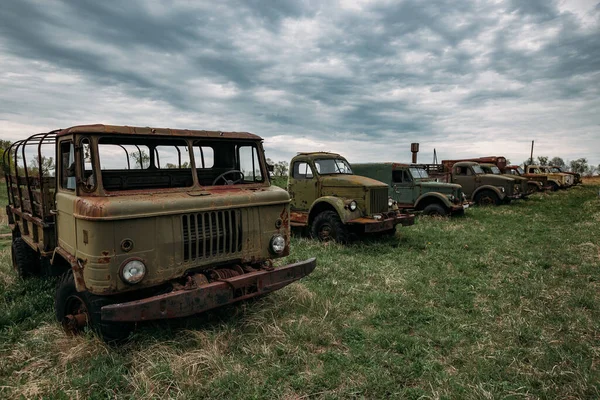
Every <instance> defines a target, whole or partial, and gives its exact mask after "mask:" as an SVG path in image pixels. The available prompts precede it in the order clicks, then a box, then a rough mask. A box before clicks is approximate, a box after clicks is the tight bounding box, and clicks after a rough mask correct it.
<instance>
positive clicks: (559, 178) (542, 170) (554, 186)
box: [525, 165, 574, 191]
mask: <svg viewBox="0 0 600 400" xmlns="http://www.w3.org/2000/svg"><path fill="white" fill-rule="evenodd" d="M525 173H527V174H532V175H538V176H545V177H546V178H548V186H550V190H552V191H557V190H558V189H566V188H568V187H570V186H571V185H573V182H574V178H573V176H571V175H568V174H563V173H562V172H552V171H550V169H549V167H546V166H541V165H526V166H525Z"/></svg>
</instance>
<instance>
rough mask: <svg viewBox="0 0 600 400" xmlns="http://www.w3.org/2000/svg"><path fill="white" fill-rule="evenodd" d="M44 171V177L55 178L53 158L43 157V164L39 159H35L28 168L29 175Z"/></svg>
mask: <svg viewBox="0 0 600 400" xmlns="http://www.w3.org/2000/svg"><path fill="white" fill-rule="evenodd" d="M40 168H41V169H42V175H43V176H54V159H53V158H52V157H44V156H42V158H41V162H40V158H39V157H37V156H36V157H34V158H33V159H32V160H31V162H30V163H29V166H28V167H27V173H28V175H36V174H38V173H39V170H40Z"/></svg>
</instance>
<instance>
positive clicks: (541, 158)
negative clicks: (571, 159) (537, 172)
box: [537, 156, 548, 165]
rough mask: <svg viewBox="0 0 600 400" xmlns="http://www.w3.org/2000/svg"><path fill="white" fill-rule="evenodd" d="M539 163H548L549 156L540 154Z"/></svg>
mask: <svg viewBox="0 0 600 400" xmlns="http://www.w3.org/2000/svg"><path fill="white" fill-rule="evenodd" d="M537 161H538V164H539V165H548V157H547V156H538V158H537Z"/></svg>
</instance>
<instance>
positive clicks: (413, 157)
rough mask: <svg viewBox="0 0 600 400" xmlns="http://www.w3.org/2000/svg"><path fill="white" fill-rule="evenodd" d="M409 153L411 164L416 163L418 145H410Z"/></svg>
mask: <svg viewBox="0 0 600 400" xmlns="http://www.w3.org/2000/svg"><path fill="white" fill-rule="evenodd" d="M410 151H411V152H412V163H413V164H416V163H417V153H418V152H419V143H411V144H410Z"/></svg>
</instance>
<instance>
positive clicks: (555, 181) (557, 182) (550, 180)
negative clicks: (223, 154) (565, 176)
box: [548, 179, 565, 188]
mask: <svg viewBox="0 0 600 400" xmlns="http://www.w3.org/2000/svg"><path fill="white" fill-rule="evenodd" d="M548 182H554V183H556V184H557V185H558V187H559V188H561V187H563V186H565V185H563V184H562V183H560V181H557V180H556V179H548Z"/></svg>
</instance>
